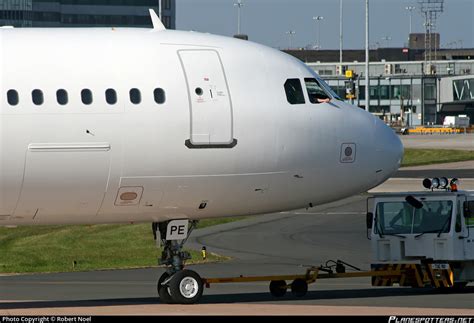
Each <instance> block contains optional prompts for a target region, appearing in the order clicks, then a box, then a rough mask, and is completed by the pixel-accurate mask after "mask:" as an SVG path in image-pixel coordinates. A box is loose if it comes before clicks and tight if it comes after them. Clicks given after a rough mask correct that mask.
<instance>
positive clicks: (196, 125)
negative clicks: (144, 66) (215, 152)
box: [178, 50, 233, 146]
mask: <svg viewBox="0 0 474 323" xmlns="http://www.w3.org/2000/svg"><path fill="white" fill-rule="evenodd" d="M178 53H179V57H180V59H181V63H182V65H183V69H184V73H185V76H186V82H187V86H188V93H189V100H190V110H191V111H190V112H191V114H190V116H191V134H190V140H189V142H190V144H191V145H197V146H206V145H209V146H213V145H230V144H232V142H233V124H232V123H233V120H232V117H233V116H232V102H231V97H230V93H229V88H228V85H227V80H226V75H225V71H224V67H223V65H222V61H221V59H220V57H219V54H218V53H217V52H216V51H214V50H181V51H179V52H178Z"/></svg>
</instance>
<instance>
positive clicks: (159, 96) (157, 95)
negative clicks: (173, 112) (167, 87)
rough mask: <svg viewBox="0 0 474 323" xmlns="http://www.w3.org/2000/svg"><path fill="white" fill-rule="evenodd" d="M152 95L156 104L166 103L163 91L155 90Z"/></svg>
mask: <svg viewBox="0 0 474 323" xmlns="http://www.w3.org/2000/svg"><path fill="white" fill-rule="evenodd" d="M153 95H154V96H155V102H156V103H158V104H163V103H165V101H166V95H165V91H164V90H163V89H160V88H158V89H155V90H154V91H153Z"/></svg>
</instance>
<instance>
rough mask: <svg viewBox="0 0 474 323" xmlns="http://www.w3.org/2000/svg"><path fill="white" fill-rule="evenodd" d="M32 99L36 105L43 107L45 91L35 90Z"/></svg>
mask: <svg viewBox="0 0 474 323" xmlns="http://www.w3.org/2000/svg"><path fill="white" fill-rule="evenodd" d="M31 98H32V99H33V103H34V104H35V105H42V104H43V103H44V96H43V91H41V90H33V92H31Z"/></svg>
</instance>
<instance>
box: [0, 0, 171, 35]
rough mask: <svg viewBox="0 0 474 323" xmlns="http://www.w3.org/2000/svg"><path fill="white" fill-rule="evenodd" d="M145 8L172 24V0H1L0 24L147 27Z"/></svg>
mask: <svg viewBox="0 0 474 323" xmlns="http://www.w3.org/2000/svg"><path fill="white" fill-rule="evenodd" d="M160 3H161V10H160ZM149 8H153V9H155V11H156V12H157V13H159V12H161V17H162V21H163V24H164V25H165V26H166V27H167V28H169V29H175V28H176V0H2V1H0V26H14V27H90V26H95V27H110V26H113V27H150V26H151V20H150V14H149V12H148V9H149Z"/></svg>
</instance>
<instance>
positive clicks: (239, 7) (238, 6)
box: [234, 0, 244, 35]
mask: <svg viewBox="0 0 474 323" xmlns="http://www.w3.org/2000/svg"><path fill="white" fill-rule="evenodd" d="M243 6H244V4H243V3H242V0H238V1H237V2H236V3H234V7H237V35H240V25H241V23H240V19H241V12H240V11H241V10H242V7H243Z"/></svg>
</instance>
